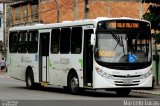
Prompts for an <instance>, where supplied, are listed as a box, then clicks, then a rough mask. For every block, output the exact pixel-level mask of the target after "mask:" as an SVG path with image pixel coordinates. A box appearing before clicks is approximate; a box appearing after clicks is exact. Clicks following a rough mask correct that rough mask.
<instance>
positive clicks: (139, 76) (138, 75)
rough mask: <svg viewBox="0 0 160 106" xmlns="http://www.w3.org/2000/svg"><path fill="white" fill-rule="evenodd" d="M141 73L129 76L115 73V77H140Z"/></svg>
mask: <svg viewBox="0 0 160 106" xmlns="http://www.w3.org/2000/svg"><path fill="white" fill-rule="evenodd" d="M140 76H141V75H130V76H127V75H113V77H118V78H137V77H140Z"/></svg>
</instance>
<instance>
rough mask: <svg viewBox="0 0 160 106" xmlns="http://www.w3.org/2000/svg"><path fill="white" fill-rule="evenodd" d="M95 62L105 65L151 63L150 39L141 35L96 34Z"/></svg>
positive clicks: (110, 32)
mask: <svg viewBox="0 0 160 106" xmlns="http://www.w3.org/2000/svg"><path fill="white" fill-rule="evenodd" d="M95 58H96V60H97V61H100V62H105V63H146V62H150V61H151V38H150V35H149V34H143V33H122V32H121V33H116V32H113V31H106V32H99V33H97V43H96V48H95Z"/></svg>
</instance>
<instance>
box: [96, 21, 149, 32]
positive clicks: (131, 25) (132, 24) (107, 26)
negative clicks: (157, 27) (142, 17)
mask: <svg viewBox="0 0 160 106" xmlns="http://www.w3.org/2000/svg"><path fill="white" fill-rule="evenodd" d="M117 29H130V30H133V29H135V30H150V25H149V23H147V22H140V21H134V20H115V21H114V20H113V21H101V22H99V23H98V30H117Z"/></svg>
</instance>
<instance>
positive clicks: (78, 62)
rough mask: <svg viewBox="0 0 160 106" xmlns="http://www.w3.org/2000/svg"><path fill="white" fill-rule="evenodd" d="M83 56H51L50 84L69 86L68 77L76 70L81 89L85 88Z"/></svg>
mask: <svg viewBox="0 0 160 106" xmlns="http://www.w3.org/2000/svg"><path fill="white" fill-rule="evenodd" d="M81 57H82V55H81V54H73V55H72V56H71V55H70V54H57V55H55V54H51V55H50V59H49V60H50V65H49V66H50V67H49V68H50V69H49V81H50V84H53V85H59V86H67V77H68V73H69V71H70V69H74V70H75V71H76V72H77V74H78V78H79V83H80V87H83V79H82V76H83V71H82V68H81V67H82V58H81Z"/></svg>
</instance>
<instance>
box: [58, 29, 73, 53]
mask: <svg viewBox="0 0 160 106" xmlns="http://www.w3.org/2000/svg"><path fill="white" fill-rule="evenodd" d="M70 33H71V29H70V28H62V29H61V36H60V53H62V54H67V53H69V52H70Z"/></svg>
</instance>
